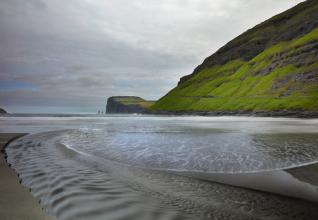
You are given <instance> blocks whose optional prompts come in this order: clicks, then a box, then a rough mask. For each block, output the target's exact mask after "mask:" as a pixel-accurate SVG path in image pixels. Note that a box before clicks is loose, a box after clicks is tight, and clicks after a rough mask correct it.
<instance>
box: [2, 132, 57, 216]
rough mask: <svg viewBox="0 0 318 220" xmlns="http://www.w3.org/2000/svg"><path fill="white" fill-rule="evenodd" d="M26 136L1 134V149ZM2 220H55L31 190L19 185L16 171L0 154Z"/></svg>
mask: <svg viewBox="0 0 318 220" xmlns="http://www.w3.org/2000/svg"><path fill="white" fill-rule="evenodd" d="M22 135H24V134H12V133H10V134H4V133H1V134H0V149H1V150H2V149H3V147H4V146H5V144H6V143H7V142H8V141H9V140H11V139H13V138H16V137H19V136H22ZM0 180H1V181H0V195H1V196H0V207H1V209H0V219H2V220H12V219H15V220H55V219H56V218H55V217H53V216H50V215H48V214H46V213H45V212H44V211H43V210H42V208H41V206H40V205H39V202H38V200H37V199H35V198H34V197H33V196H32V195H31V193H30V192H29V189H27V188H25V187H24V186H22V185H21V184H20V183H19V178H18V176H17V174H16V173H15V171H14V170H13V169H11V168H10V167H9V166H8V164H7V163H6V161H5V158H4V154H3V153H2V151H1V154H0Z"/></svg>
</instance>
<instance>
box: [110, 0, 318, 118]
mask: <svg viewBox="0 0 318 220" xmlns="http://www.w3.org/2000/svg"><path fill="white" fill-rule="evenodd" d="M115 99H116V98H115ZM141 100H142V99H141ZM128 103H129V102H128ZM141 103H142V101H141ZM129 105H135V104H130V103H129ZM126 106H128V105H126ZM137 106H139V107H137ZM144 107H145V108H143V107H140V105H138V104H137V105H135V107H134V108H131V107H129V108H128V109H129V110H128V111H129V112H134V109H135V110H136V112H149V111H150V112H151V113H155V114H194V115H237V114H243V115H261V116H296V117H318V1H316V0H308V1H306V2H303V3H300V4H298V5H297V6H295V7H293V8H291V9H289V10H287V11H285V12H283V13H281V14H279V15H276V16H274V17H272V18H271V19H269V20H267V21H265V22H263V23H261V24H259V25H257V26H255V27H254V28H252V29H250V30H248V31H246V32H245V33H243V34H242V35H240V36H238V37H236V38H235V39H233V40H232V41H230V42H229V43H227V44H226V45H225V46H223V47H222V48H220V49H219V50H218V51H217V52H216V53H214V54H213V55H211V56H209V57H207V58H206V59H205V60H204V62H203V63H202V64H200V65H199V66H198V67H197V68H195V70H194V71H193V73H192V74H190V75H187V76H184V77H182V78H181V79H180V81H179V83H178V85H177V86H176V87H175V88H174V89H172V90H171V91H170V92H168V93H167V94H166V95H165V96H163V97H162V98H160V99H159V100H158V101H156V102H155V103H151V104H148V105H146V106H144ZM111 109H116V108H111ZM108 112H111V111H108Z"/></svg>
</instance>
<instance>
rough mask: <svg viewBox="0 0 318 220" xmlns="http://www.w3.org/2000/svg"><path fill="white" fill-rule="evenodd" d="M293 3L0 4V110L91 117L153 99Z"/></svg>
mask: <svg viewBox="0 0 318 220" xmlns="http://www.w3.org/2000/svg"><path fill="white" fill-rule="evenodd" d="M299 2H301V0H279V1H277V0H262V1H257V0H227V1H224V0H107V1H104V0H67V1H65V0H54V1H52V0H27V1H25V0H1V1H0V107H4V108H5V109H6V110H7V111H9V112H12V113H96V112H97V111H98V110H103V109H105V104H106V100H107V98H108V97H109V96H114V95H136V96H140V97H142V98H145V99H151V100H155V99H158V98H160V97H161V96H163V95H164V94H166V93H167V92H168V91H169V90H171V89H172V88H173V87H175V86H176V84H177V83H178V80H179V78H180V77H181V76H184V75H187V74H190V73H191V72H192V71H193V69H194V68H195V67H196V66H198V65H199V64H200V63H202V61H203V59H204V58H205V57H207V56H209V55H211V54H213V53H214V52H215V51H216V50H217V49H219V48H220V47H221V46H223V45H224V44H226V43H227V42H228V41H230V40H231V39H233V38H234V37H236V36H238V35H240V34H241V33H243V32H244V31H246V30H247V29H249V28H252V27H254V26H255V25H257V24H258V23H260V22H262V21H264V20H266V19H268V18H270V17H272V16H273V15H276V14H278V13H280V12H283V11H285V10H286V9H288V8H290V7H292V6H294V5H296V4H298V3H299Z"/></svg>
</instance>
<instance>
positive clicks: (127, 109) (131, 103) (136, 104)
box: [106, 96, 154, 113]
mask: <svg viewBox="0 0 318 220" xmlns="http://www.w3.org/2000/svg"><path fill="white" fill-rule="evenodd" d="M153 103H154V101H147V100H144V99H142V98H140V97H137V96H113V97H110V98H108V100H107V105H106V113H146V112H148V110H149V107H150V106H151V105H152V104H153Z"/></svg>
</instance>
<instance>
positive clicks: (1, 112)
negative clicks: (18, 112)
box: [0, 108, 8, 115]
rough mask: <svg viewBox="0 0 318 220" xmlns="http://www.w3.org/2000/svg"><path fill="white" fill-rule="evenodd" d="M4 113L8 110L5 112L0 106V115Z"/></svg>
mask: <svg viewBox="0 0 318 220" xmlns="http://www.w3.org/2000/svg"><path fill="white" fill-rule="evenodd" d="M4 114H8V112H6V110H4V109H3V108H0V115H4Z"/></svg>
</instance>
